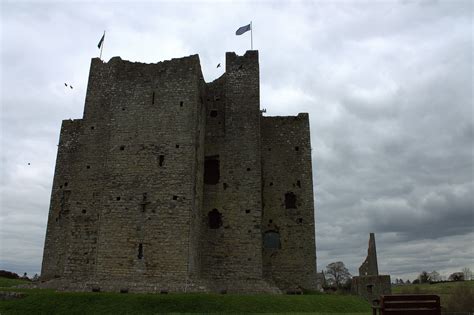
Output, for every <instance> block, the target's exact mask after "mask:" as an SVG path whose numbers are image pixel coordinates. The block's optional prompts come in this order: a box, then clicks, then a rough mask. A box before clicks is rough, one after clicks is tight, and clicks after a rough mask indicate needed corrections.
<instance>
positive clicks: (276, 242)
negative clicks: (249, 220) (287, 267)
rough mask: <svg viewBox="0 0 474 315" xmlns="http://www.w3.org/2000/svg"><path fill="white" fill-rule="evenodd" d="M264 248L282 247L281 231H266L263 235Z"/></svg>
mask: <svg viewBox="0 0 474 315" xmlns="http://www.w3.org/2000/svg"><path fill="white" fill-rule="evenodd" d="M263 248H265V249H280V248H281V243H280V233H278V232H275V231H268V232H265V234H264V235H263Z"/></svg>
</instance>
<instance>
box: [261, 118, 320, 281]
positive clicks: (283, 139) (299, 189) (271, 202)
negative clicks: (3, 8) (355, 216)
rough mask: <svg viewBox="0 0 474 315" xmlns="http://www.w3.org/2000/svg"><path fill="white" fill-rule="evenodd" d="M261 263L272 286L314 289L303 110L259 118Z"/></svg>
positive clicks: (309, 174)
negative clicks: (260, 134) (260, 131)
mask: <svg viewBox="0 0 474 315" xmlns="http://www.w3.org/2000/svg"><path fill="white" fill-rule="evenodd" d="M261 130H262V170H263V176H262V178H263V180H262V187H263V216H262V233H263V264H264V274H265V277H266V278H269V279H273V280H274V281H275V283H276V284H277V285H278V287H280V288H283V289H287V290H292V289H295V288H296V287H302V288H306V289H316V247H315V230H314V201H313V179H312V168H311V142H310V131H309V118H308V114H299V115H298V116H296V117H294V116H293V117H262V119H261Z"/></svg>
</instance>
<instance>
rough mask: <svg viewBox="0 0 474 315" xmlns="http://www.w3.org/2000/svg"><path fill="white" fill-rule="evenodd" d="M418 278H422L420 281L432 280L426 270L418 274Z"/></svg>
mask: <svg viewBox="0 0 474 315" xmlns="http://www.w3.org/2000/svg"><path fill="white" fill-rule="evenodd" d="M418 279H419V280H420V283H428V282H430V276H429V274H428V273H427V272H426V271H422V272H421V273H420V275H419V276H418Z"/></svg>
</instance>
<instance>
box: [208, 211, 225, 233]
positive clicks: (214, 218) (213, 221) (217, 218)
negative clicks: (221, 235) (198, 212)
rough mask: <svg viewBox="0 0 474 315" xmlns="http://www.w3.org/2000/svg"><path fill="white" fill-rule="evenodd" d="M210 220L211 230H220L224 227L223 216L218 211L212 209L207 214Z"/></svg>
mask: <svg viewBox="0 0 474 315" xmlns="http://www.w3.org/2000/svg"><path fill="white" fill-rule="evenodd" d="M207 217H208V219H209V228H211V229H218V228H220V227H221V225H222V214H221V213H220V212H219V211H218V210H217V209H212V211H210V212H209V213H208V214H207Z"/></svg>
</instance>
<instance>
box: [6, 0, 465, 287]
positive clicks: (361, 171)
mask: <svg viewBox="0 0 474 315" xmlns="http://www.w3.org/2000/svg"><path fill="white" fill-rule="evenodd" d="M1 6H2V7H1V26H2V33H1V76H2V77H1V79H2V80H1V139H0V141H1V162H2V169H1V187H0V189H1V193H0V196H1V200H0V202H1V215H0V227H1V229H0V241H1V243H0V244H1V255H0V268H5V269H10V270H13V271H16V272H23V271H28V272H29V273H35V272H39V270H40V263H41V256H42V246H43V242H44V235H45V228H46V221H47V215H48V204H49V196H50V189H51V183H52V176H53V170H54V162H55V156H56V150H57V147H56V144H57V141H58V137H59V128H60V123H61V120H62V119H69V118H80V117H81V116H82V110H83V105H84V97H85V90H86V85H87V78H88V70H89V65H90V58H91V57H94V56H98V50H97V46H96V45H97V43H98V41H99V39H100V37H101V36H102V32H103V30H104V29H106V30H107V34H106V39H105V46H104V55H103V56H104V58H105V59H106V60H108V59H109V58H110V57H112V56H116V55H120V56H121V57H122V59H125V60H132V61H140V62H147V63H152V62H158V61H161V60H165V59H171V58H176V57H181V56H187V55H191V54H195V53H198V54H199V56H200V60H201V67H202V70H203V73H204V76H205V78H206V80H207V81H212V80H213V79H215V78H216V77H218V76H220V75H221V74H222V73H223V71H224V69H223V67H221V68H216V65H217V64H218V63H221V64H225V55H224V53H225V51H236V52H237V53H238V54H243V53H244V52H245V50H246V49H249V46H250V38H249V36H247V35H250V34H244V35H243V36H239V37H236V36H235V35H234V32H235V30H236V29H237V28H238V27H239V26H242V25H245V24H247V23H248V22H249V21H250V20H252V21H253V25H254V47H255V48H256V49H258V50H259V54H260V79H261V107H262V108H266V109H267V114H268V115H294V114H297V113H298V112H309V114H310V120H311V137H312V149H313V151H312V152H313V170H314V184H315V185H314V191H315V202H316V237H317V255H318V268H319V269H323V268H324V267H325V266H326V265H327V264H328V263H330V262H332V261H337V260H342V261H344V262H345V263H346V265H347V266H348V267H349V268H350V270H351V272H352V273H354V274H355V273H356V271H357V268H358V266H359V265H360V264H361V263H362V261H363V260H364V258H365V254H366V251H367V241H368V233H369V232H375V233H376V241H377V249H378V253H379V264H380V270H381V271H382V272H386V273H390V274H392V275H393V276H396V277H404V278H405V277H411V278H413V277H414V276H415V275H416V274H417V273H419V272H420V271H421V269H423V268H426V269H429V270H430V271H431V270H438V271H440V272H442V273H444V274H449V273H450V272H453V271H457V270H460V269H461V268H462V267H470V268H471V269H474V266H473V265H472V261H473V258H474V250H473V248H472V244H473V241H474V232H473V228H472V226H473V225H474V222H473V221H474V219H473V209H474V205H473V197H472V196H473V195H474V187H473V173H474V169H473V143H474V135H473V130H474V124H473V105H472V96H473V91H472V86H473V82H472V70H473V66H472V65H473V63H472V18H473V17H472V4H471V3H470V2H469V1H457V0H455V1H386V2H365V1H353V2H339V1H335V2H319V1H314V2H297V1H296V2H276V3H274V2H256V3H250V2H242V3H233V2H223V3H217V2H181V3H177V4H175V3H171V2H139V3H127V2H105V1H104V2H99V4H93V3H91V2H82V3H81V2H72V3H70V4H62V3H58V2H52V3H47V2H27V3H22V2H20V3H16V2H2V4H1ZM65 82H66V83H68V84H71V85H73V86H74V90H70V89H65V88H64V83H65ZM28 163H31V165H28Z"/></svg>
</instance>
